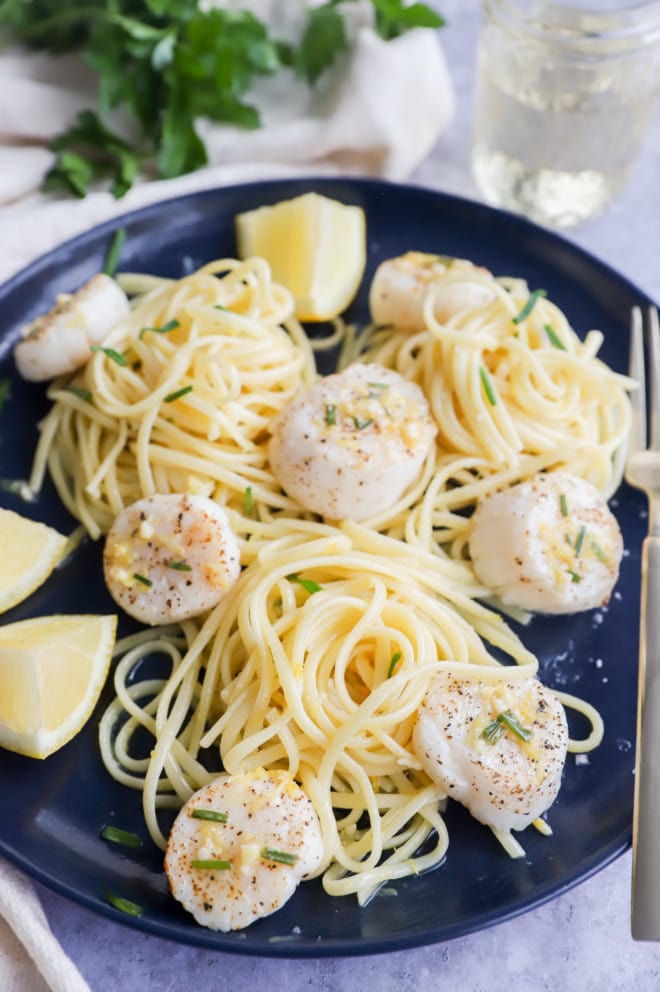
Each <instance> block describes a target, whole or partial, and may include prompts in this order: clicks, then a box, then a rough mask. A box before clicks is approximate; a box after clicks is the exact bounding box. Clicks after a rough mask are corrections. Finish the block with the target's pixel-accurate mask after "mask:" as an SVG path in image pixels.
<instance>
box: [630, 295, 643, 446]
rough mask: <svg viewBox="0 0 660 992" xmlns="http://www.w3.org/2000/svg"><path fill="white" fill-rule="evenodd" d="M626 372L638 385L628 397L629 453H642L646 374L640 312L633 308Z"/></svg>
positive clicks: (637, 308)
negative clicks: (629, 415) (630, 421)
mask: <svg viewBox="0 0 660 992" xmlns="http://www.w3.org/2000/svg"><path fill="white" fill-rule="evenodd" d="M628 372H629V375H630V378H631V379H635V381H636V382H637V383H638V387H637V389H634V390H633V391H632V393H631V395H630V403H631V406H632V424H631V428H630V452H631V454H632V453H634V452H636V451H642V450H643V449H644V448H645V447H646V374H645V371H644V332H643V321H642V311H641V310H640V309H639V307H633V309H632V313H631V315H630V360H629V365H628Z"/></svg>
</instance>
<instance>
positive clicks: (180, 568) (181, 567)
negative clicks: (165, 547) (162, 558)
mask: <svg viewBox="0 0 660 992" xmlns="http://www.w3.org/2000/svg"><path fill="white" fill-rule="evenodd" d="M167 567H168V568H174V569H175V570H176V571H177V572H192V565H189V564H188V562H187V561H168V563H167Z"/></svg>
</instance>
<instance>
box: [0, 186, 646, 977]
mask: <svg viewBox="0 0 660 992" xmlns="http://www.w3.org/2000/svg"><path fill="white" fill-rule="evenodd" d="M293 186H295V187H300V188H301V192H302V191H304V190H307V189H308V188H311V187H316V188H317V189H318V191H319V192H328V195H330V193H329V190H330V189H331V188H336V189H339V188H343V189H345V190H350V189H354V190H356V192H359V191H360V190H362V191H364V192H365V193H366V194H367V195H371V196H374V195H377V194H379V193H380V194H386V191H387V192H389V193H392V192H396V191H399V192H401V193H402V195H404V196H408V195H415V196H419V197H421V198H425V197H428V198H429V199H430V200H432V201H434V203H436V204H442V203H443V202H444V203H447V204H450V205H451V206H452V208H453V210H455V211H457V212H459V213H465V212H467V213H468V214H472V215H474V216H481V217H484V218H487V219H491V220H493V219H497V220H498V221H500V222H501V221H503V220H504V221H506V224H507V225H511V226H512V227H513V228H514V229H519V230H521V231H524V232H526V233H528V234H530V235H532V236H536V237H539V238H541V240H542V241H543V242H544V243H547V242H548V241H550V242H552V244H553V245H555V246H556V247H557V248H558V249H559V250H560V251H561V252H562V253H563V254H564V255H565V254H566V253H568V255H569V256H572V257H575V258H580V259H581V260H582V261H583V262H584V263H585V264H586V265H587V267H590V268H591V269H595V270H599V272H600V274H602V275H603V276H605V277H607V278H609V279H612V280H614V281H615V282H616V283H618V285H619V286H621V288H622V289H623V290H624V291H625V292H626V294H627V295H635V296H636V297H637V298H638V299H639V302H640V305H648V304H653V302H654V301H653V300H652V298H651V297H650V296H649V295H648V294H647V293H646V291H644V290H643V289H641V288H640V287H639V286H638V285H636V284H635V283H634V282H633V281H632V280H631V279H630V278H629V277H628V276H626V275H624V274H622V273H620V272H618V271H617V270H616V269H615V268H614V267H613V266H612V265H611V264H610V263H608V262H606V261H604V260H602V259H600V258H599V257H598V256H597V255H595V254H594V253H593V252H591V251H589V250H587V249H585V248H583V247H582V246H581V245H578V244H576V243H574V242H572V241H570V240H569V239H568V238H566V237H565V236H564V235H562V234H561V233H559V232H557V231H553V230H550V229H547V228H544V227H541V226H540V225H538V224H536V223H534V222H533V221H530V220H529V219H527V218H525V217H522V216H520V215H518V214H514V213H512V212H510V211H506V210H502V209H500V208H497V207H494V206H491V205H489V204H485V203H481V202H480V201H477V200H472V199H470V198H468V197H464V196H460V195H456V194H453V193H447V192H444V191H443V190H440V189H435V188H433V187H429V186H424V185H415V184H412V183H400V182H392V181H389V180H383V179H378V178H372V177H353V176H341V175H338V176H334V175H331V176H316V175H309V176H304V175H301V176H292V177H277V178H273V179H268V178H264V179H261V180H253V181H250V182H247V183H233V184H230V185H227V186H217V185H216V186H210V187H208V188H204V189H200V190H193V191H190V192H186V193H180V194H177V195H174V196H170V197H166V198H164V199H159V200H156V201H153V202H150V203H148V204H144V205H143V206H138V207H135V208H132V209H130V210H127V211H125V212H122V213H118V214H114V215H113V216H111V217H109V218H106V219H105V220H102V221H100V222H99V223H97V224H94V225H92V226H91V227H89V228H87V229H85V230H83V231H81V232H79V233H78V234H75V235H73V236H72V237H69V238H67V239H66V240H64V241H62V242H61V243H59V244H57V245H55V246H53V247H52V248H50V249H49V250H48V251H46V252H44V253H42V254H40V255H38V256H37V257H35V258H34V259H32V260H31V261H30V262H28V263H27V264H26V265H25V266H23V267H22V268H21V269H19V270H18V271H17V272H15V273H13V274H12V275H11V276H10V277H9V278H8V279H6V280H5V281H4V282H3V283H2V284H0V303H1V302H2V301H3V300H5V299H6V298H7V297H11V296H12V295H13V294H14V293H15V292H17V291H20V289H21V286H22V285H24V284H25V283H26V282H28V281H29V280H31V279H34V278H35V277H38V276H39V274H40V273H42V272H44V271H47V270H48V269H49V268H50V267H51V266H52V265H56V266H57V265H58V264H61V258H62V255H63V254H64V255H66V254H68V253H69V252H76V251H80V250H81V249H84V248H85V246H87V245H88V244H91V243H95V245H96V244H97V243H98V242H99V239H101V238H102V237H104V236H108V235H110V234H112V233H113V232H114V231H116V230H117V229H118V228H122V227H126V228H127V229H130V226H131V225H134V224H139V223H140V222H142V221H146V222H149V221H150V220H152V219H154V218H156V219H157V218H158V217H159V216H161V215H162V213H163V210H169V209H172V208H174V207H175V206H176V205H177V204H179V205H182V206H184V207H185V205H193V204H196V203H203V202H204V201H206V200H209V199H213V198H216V197H219V198H220V199H224V197H225V196H227V197H235V196H241V195H242V196H248V195H249V194H250V193H256V192H258V191H259V190H263V189H264V188H268V189H269V190H272V191H276V190H277V189H284V188H288V189H290V188H291V187H293ZM129 234H130V230H129ZM58 259H59V260H60V262H59V263H58ZM549 264H550V263H549ZM62 268H63V270H64V271H66V270H67V263H66V260H65V261H64V263H63V265H62ZM2 337H3V338H4V337H5V335H4V334H3V335H2ZM631 832H632V824H630V829H629V831H628V834H627V836H626V837H619V838H617V840H616V842H615V843H612V844H611V845H610V846H609V847H608V850H607V852H606V853H605V854H604V855H601V856H600V857H598V856H597V855H594V857H593V858H592V859H591V861H590V862H589V863H587V865H586V867H584V868H583V870H581V871H579V872H578V873H577V874H575V875H574V877H569V878H567V879H564V880H562V882H561V883H560V884H558V885H557V884H555V883H552V882H547V883H546V884H545V886H544V888H543V891H542V892H541V894H540V895H539V896H538V897H532V898H531V899H529V898H525V899H522V900H519V901H518V903H517V904H515V905H513V906H511V907H509V908H508V909H507V910H506V911H505V912H504V913H503V912H501V911H498V910H493V911H492V912H491V913H487V914H481V915H480V916H479V917H478V918H475V919H474V920H473V921H472V922H471V923H470V924H467V925H466V924H456V925H453V926H451V927H446V926H445V927H443V928H442V929H439V930H437V931H425V932H420V933H419V934H415V935H411V934H405V935H403V936H401V937H400V938H392V937H391V936H390V937H380V938H364V937H361V936H360V935H359V934H358V935H357V936H356V937H355V938H354V939H353V940H352V941H350V942H347V940H346V938H341V939H340V938H336V937H330V938H323V939H321V940H318V941H313V940H311V939H307V940H306V941H301V942H300V943H297V942H295V941H292V942H290V943H287V942H284V941H283V942H281V943H272V944H269V945H268V946H265V945H264V944H257V945H254V946H253V945H251V944H250V942H249V941H241V940H238V939H236V940H233V939H232V940H227V941H223V940H222V937H223V936H231V935H222V934H216V933H214V932H213V931H211V932H210V936H209V931H207V930H205V928H203V927H200V926H195V927H191V926H184V925H183V924H179V923H178V921H173V922H172V923H162V922H160V921H159V920H158V919H153V918H149V917H148V916H146V917H140V918H130V917H126V915H125V914H122V913H120V912H119V911H117V910H115V909H114V908H112V907H111V906H109V905H107V904H106V903H104V902H103V901H102V900H101V899H96V898H95V897H94V896H92V895H88V894H87V893H86V892H83V891H80V890H79V889H77V888H76V887H75V886H74V885H72V884H70V883H67V882H66V881H65V880H62V879H59V878H57V877H54V876H52V875H51V874H49V872H48V870H47V869H45V868H44V867H42V866H41V865H38V864H35V863H34V862H32V861H31V860H30V858H28V857H26V856H24V855H23V854H22V853H21V852H19V851H16V850H14V849H13V847H12V845H11V844H9V843H7V841H6V840H5V838H4V837H3V836H2V835H0V853H1V854H2V855H3V856H5V857H6V858H7V859H8V861H10V862H11V863H13V864H14V865H15V866H16V867H18V868H19V869H20V870H22V871H24V872H25V873H26V874H27V875H28V876H30V877H31V878H33V879H35V880H36V881H37V882H39V883H41V884H43V885H44V886H46V887H47V888H49V889H50V890H52V891H54V892H56V893H58V894H59V895H61V896H64V897H65V898H68V899H70V900H72V901H73V902H74V903H76V904H78V905H80V906H82V907H84V908H86V909H88V910H90V911H92V912H94V913H95V914H97V915H101V916H105V917H107V918H110V919H113V920H114V921H115V922H119V923H120V924H122V925H126V926H128V927H129V928H130V929H132V930H135V931H138V932H143V933H148V934H151V935H154V936H158V937H161V938H162V939H165V940H170V941H173V942H175V943H178V944H186V945H189V946H195V947H204V948H206V949H207V950H214V951H221V952H224V953H234V954H239V955H246V956H261V957H274V958H323V957H337V956H342V957H357V956H362V955H373V954H381V953H388V952H391V951H396V950H406V949H411V948H415V947H421V946H430V945H432V944H437V943H440V942H444V941H448V940H453V939H456V938H457V937H460V936H468V935H470V934H473V933H476V932H480V931H481V930H484V929H488V928H491V927H493V926H495V925H498V924H499V923H503V922H506V921H508V920H511V919H514V918H516V917H518V916H521V915H523V914H526V913H528V912H530V911H531V910H534V909H537V908H539V907H540V906H543V905H545V904H546V903H548V902H550V901H551V900H553V899H555V898H557V897H558V896H560V895H562V894H564V893H565V892H567V891H569V890H570V889H572V888H574V887H575V886H577V885H580V884H581V883H582V882H584V881H587V880H588V879H589V878H591V877H593V876H594V875H595V874H597V873H598V872H600V871H601V870H603V869H604V868H606V867H607V866H608V865H610V864H611V863H612V862H613V861H615V860H617V859H618V858H619V857H620V856H621V855H622V854H624V853H625V852H626V851H627V850H628V849H629V848H630V846H631ZM535 891H536V890H535ZM186 922H187V921H186Z"/></svg>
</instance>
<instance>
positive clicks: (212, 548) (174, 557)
mask: <svg viewBox="0 0 660 992" xmlns="http://www.w3.org/2000/svg"><path fill="white" fill-rule="evenodd" d="M103 569H104V573H105V581H106V585H107V587H108V590H109V591H110V594H111V595H112V597H113V599H114V600H115V601H116V602H117V603H118V604H119V606H121V607H122V608H123V609H124V610H125V611H126V612H127V613H129V614H130V615H131V616H132V617H135V619H136V620H140V621H141V622H142V623H146V624H164V623H172V622H175V621H179V620H186V619H188V618H189V617H194V616H198V615H199V614H201V613H205V612H206V611H207V610H210V609H211V608H212V607H214V606H216V605H217V604H218V603H219V602H220V600H221V599H222V597H223V596H224V595H225V594H226V592H227V591H228V589H229V588H230V587H231V586H232V585H233V584H234V582H235V581H236V579H237V578H238V575H239V572H240V553H239V548H238V543H237V541H236V538H235V536H234V533H233V531H232V529H231V527H230V525H229V521H228V519H227V515H226V513H225V511H224V510H223V509H222V507H220V506H218V504H217V503H214V502H213V500H211V499H207V498H206V497H205V496H194V495H190V494H183V495H181V494H177V493H168V494H160V495H155V496H147V497H145V498H144V499H141V500H138V501H137V502H136V503H132V504H131V505H130V506H127V507H126V509H124V510H123V511H122V512H121V513H120V514H119V516H118V517H117V519H116V520H115V522H114V523H113V525H112V527H111V528H110V531H109V533H108V536H107V538H106V542H105V549H104V553H103Z"/></svg>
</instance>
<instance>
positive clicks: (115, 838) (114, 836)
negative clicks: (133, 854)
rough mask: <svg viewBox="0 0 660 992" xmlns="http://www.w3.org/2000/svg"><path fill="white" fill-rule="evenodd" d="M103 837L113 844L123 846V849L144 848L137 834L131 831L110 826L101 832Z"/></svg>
mask: <svg viewBox="0 0 660 992" xmlns="http://www.w3.org/2000/svg"><path fill="white" fill-rule="evenodd" d="M101 837H103V839H104V840H109V841H110V843H112V844H121V845H122V846H123V847H142V841H141V839H140V838H139V837H138V835H137V834H134V833H131V831H129V830H122V829H121V828H120V827H113V826H112V825H111V824H108V825H107V826H105V827H104V828H103V830H102V831H101Z"/></svg>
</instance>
